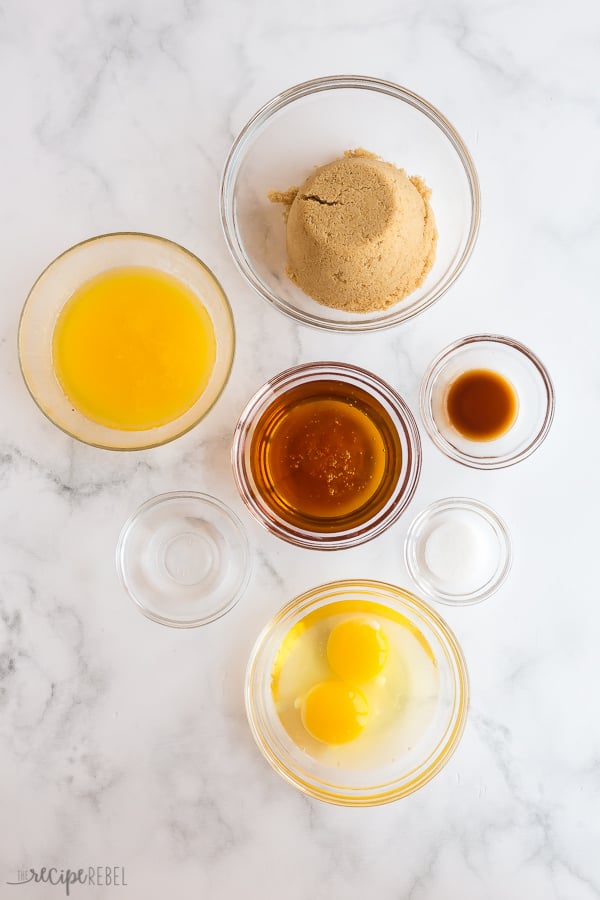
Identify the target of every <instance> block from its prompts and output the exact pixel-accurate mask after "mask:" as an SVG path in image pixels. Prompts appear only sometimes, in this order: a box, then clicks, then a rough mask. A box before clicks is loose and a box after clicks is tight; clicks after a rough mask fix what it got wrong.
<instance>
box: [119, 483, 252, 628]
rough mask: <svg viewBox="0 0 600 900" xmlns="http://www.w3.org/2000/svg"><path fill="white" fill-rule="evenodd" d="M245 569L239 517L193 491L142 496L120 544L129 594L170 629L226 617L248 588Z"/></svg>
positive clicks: (122, 575) (122, 574)
mask: <svg viewBox="0 0 600 900" xmlns="http://www.w3.org/2000/svg"><path fill="white" fill-rule="evenodd" d="M250 570H251V559H250V550H249V547H248V540H247V538H246V534H245V532H244V530H243V528H242V525H241V522H240V521H239V519H238V517H237V516H236V515H235V514H234V513H233V512H232V511H231V510H230V509H229V507H227V506H226V505H225V504H224V503H221V501H220V500H217V499H216V498H215V497H209V496H208V494H199V493H195V492H193V491H175V492H173V493H170V494H159V496H157V497H153V498H152V499H151V500H147V501H146V502H145V503H143V504H142V506H140V508H139V509H138V510H137V511H136V512H135V513H134V515H133V516H131V518H130V519H128V520H127V522H126V523H125V525H124V526H123V528H122V530H121V534H120V537H119V541H118V544H117V571H118V573H119V576H120V578H121V581H122V583H123V586H124V587H125V589H126V590H127V592H128V594H129V596H130V597H131V599H132V600H133V601H134V602H135V604H136V605H137V606H138V608H139V609H140V610H141V612H143V614H144V615H145V616H147V617H148V618H149V619H152V620H153V621H154V622H159V623H160V624H161V625H171V626H172V627H174V628H193V627H195V626H197V625H206V624H207V623H208V622H212V621H214V620H215V619H218V618H220V617H221V616H224V615H225V613H227V612H229V610H230V609H232V607H233V606H235V604H236V603H237V602H238V600H239V599H240V597H241V596H242V594H243V593H244V591H245V590H246V587H247V585H248V580H249V578H250Z"/></svg>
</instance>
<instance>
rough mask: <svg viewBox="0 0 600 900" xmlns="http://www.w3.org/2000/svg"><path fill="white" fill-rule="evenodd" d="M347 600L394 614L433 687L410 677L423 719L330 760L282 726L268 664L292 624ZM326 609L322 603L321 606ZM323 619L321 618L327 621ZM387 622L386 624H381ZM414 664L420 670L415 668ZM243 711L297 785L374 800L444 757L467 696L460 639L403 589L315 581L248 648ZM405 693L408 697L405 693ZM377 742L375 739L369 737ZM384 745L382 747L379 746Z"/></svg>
mask: <svg viewBox="0 0 600 900" xmlns="http://www.w3.org/2000/svg"><path fill="white" fill-rule="evenodd" d="M348 603H350V604H353V605H354V606H355V607H356V608H359V607H360V608H361V610H364V611H365V614H366V615H369V612H370V610H372V614H373V615H379V616H381V617H382V618H384V615H385V611H386V610H388V611H389V614H390V618H393V619H395V620H396V621H400V622H401V623H402V627H403V628H404V629H406V631H407V632H408V635H407V637H408V636H410V639H411V641H412V640H415V641H416V642H417V646H419V647H420V650H419V652H420V653H423V652H424V653H425V654H426V657H427V659H428V661H429V664H430V666H431V669H432V670H433V671H434V672H435V673H436V681H437V685H436V688H435V690H431V688H430V687H425V684H424V683H419V678H416V680H415V681H411V678H410V676H407V680H406V690H407V691H408V692H409V693H408V695H407V696H408V698H410V699H411V700H414V703H415V706H416V710H415V712H416V717H417V719H420V723H421V727H419V728H418V729H416V731H415V730H413V734H412V738H411V739H410V740H407V739H406V738H407V735H406V734H405V737H404V738H403V739H402V738H401V739H399V740H398V741H396V740H394V741H393V743H391V744H389V745H388V744H387V743H386V744H385V745H384V744H382V743H381V738H380V737H377V738H376V740H377V748H378V749H377V750H376V753H373V754H372V755H371V753H369V756H368V759H367V758H366V757H365V759H364V761H361V760H360V759H358V758H355V760H354V762H353V763H351V764H349V765H347V766H343V765H340V764H338V765H335V764H333V763H332V762H331V761H326V760H325V761H324V759H323V758H317V757H315V755H314V754H311V753H309V752H307V750H306V749H305V748H303V747H302V746H301V745H300V743H299V742H297V741H294V740H293V739H292V737H291V736H290V733H289V732H288V730H286V728H285V727H284V725H283V723H282V721H281V719H280V717H279V713H278V710H277V708H276V703H275V700H274V696H273V681H272V678H273V669H274V663H275V660H276V658H277V656H278V654H279V651H280V650H281V647H282V642H283V641H284V640H285V639H286V637H287V636H288V635H289V634H290V630H291V629H292V628H293V627H294V626H295V625H297V624H298V623H300V622H301V621H302V620H304V619H305V618H306V617H307V616H309V615H311V614H315V613H316V615H317V616H318V613H319V610H323V608H324V607H327V606H331V608H332V609H331V615H334V614H335V605H336V604H342V605H343V607H342V608H344V609H346V608H347V605H348ZM325 613H326V614H328V611H327V610H326V611H325ZM325 624H327V621H325ZM384 627H385V625H384ZM417 671H418V670H417ZM245 696H246V713H247V716H248V722H249V724H250V729H251V731H252V735H253V737H254V740H255V741H256V743H257V745H258V747H259V749H260V751H261V753H262V754H263V756H264V757H265V759H266V760H267V762H268V763H269V764H270V765H271V766H272V767H273V769H274V770H275V771H276V772H278V773H279V775H281V776H282V777H283V778H285V780H286V781H288V782H289V783H290V784H292V785H293V786H294V787H295V788H297V789H298V790H300V791H302V793H304V794H307V795H308V796H310V797H315V798H316V799H318V800H324V801H327V802H329V803H336V804H338V805H341V806H376V805H378V804H382V803H389V802H391V801H392V800H398V799H400V798H401V797H406V796H407V795H408V794H412V793H413V792H414V791H416V790H417V789H418V788H420V787H422V786H423V785H424V784H426V783H427V782H428V781H430V780H431V779H432V778H433V777H434V776H435V775H436V774H437V773H438V772H439V771H440V770H441V769H442V768H443V767H444V766H445V764H446V763H447V762H448V760H449V758H450V756H451V755H452V753H453V752H454V750H455V749H456V747H457V745H458V743H459V741H460V738H461V736H462V733H463V730H464V727H465V722H466V718H467V709H468V703H469V680H468V675H467V668H466V664H465V660H464V657H463V654H462V651H461V649H460V647H459V645H458V642H457V640H456V638H455V636H454V634H453V633H452V631H451V630H450V629H449V627H448V626H447V625H446V623H445V622H444V620H443V619H442V618H441V617H440V616H439V615H438V614H437V613H436V612H435V611H434V610H433V609H431V607H430V606H428V605H427V604H426V603H424V602H423V601H422V600H420V599H419V598H418V597H415V595H414V594H411V593H410V592H409V591H406V590H404V589H403V588H400V587H396V586H395V585H392V584H385V583H383V582H379V581H370V580H361V579H357V580H347V581H337V582H332V583H331V584H325V585H322V586H320V587H316V588H314V589H313V590H310V591H307V592H306V593H304V594H302V595H300V596H299V597H296V599H295V600H292V601H291V602H290V603H288V604H287V606H285V607H284V608H283V609H282V610H280V612H278V613H277V614H276V615H275V616H274V617H273V619H272V620H271V622H269V624H268V625H267V626H266V627H265V628H264V629H263V631H262V633H261V634H260V635H259V637H258V639H257V641H256V644H255V645H254V648H253V650H252V653H251V655H250V660H249V663H248V668H247V671H246V686H245ZM402 699H403V698H402V697H401V696H398V698H397V703H398V706H397V712H396V715H395V716H394V719H393V721H394V722H395V723H397V724H398V725H400V727H401V733H404V732H403V731H402V729H403V728H404V727H405V724H406V722H405V720H404V721H403V720H402V719H401V717H402V716H403V713H404V711H405V709H406V707H404V706H403V704H402ZM405 699H406V697H405ZM372 746H375V745H372ZM384 747H385V749H384Z"/></svg>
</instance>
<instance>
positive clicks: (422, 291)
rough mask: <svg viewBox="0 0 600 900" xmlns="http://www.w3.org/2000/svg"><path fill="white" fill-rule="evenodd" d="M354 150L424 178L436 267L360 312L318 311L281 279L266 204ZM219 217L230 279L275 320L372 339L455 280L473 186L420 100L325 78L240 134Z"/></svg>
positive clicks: (296, 91)
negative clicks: (392, 300) (404, 293)
mask: <svg viewBox="0 0 600 900" xmlns="http://www.w3.org/2000/svg"><path fill="white" fill-rule="evenodd" d="M357 147H363V148H366V149H367V150H369V151H370V152H371V153H375V154H377V155H378V156H381V157H382V159H384V160H386V162H390V163H394V164H395V165H397V166H398V167H400V168H402V169H405V170H406V172H407V173H408V174H409V175H419V176H420V177H422V178H423V179H424V181H425V182H426V183H427V185H428V186H429V187H430V188H431V190H432V195H431V205H432V208H433V211H434V214H435V218H436V223H437V228H438V232H439V237H438V245H437V255H436V260H435V263H434V266H433V268H432V270H431V271H430V272H429V274H428V275H427V278H426V279H425V281H424V283H423V284H422V285H421V287H419V288H418V289H417V290H416V291H414V292H413V293H412V294H410V295H409V296H408V297H406V298H405V299H404V300H402V301H400V302H399V303H397V304H396V305H395V306H392V307H388V308H387V309H384V310H379V311H376V312H369V313H347V312H344V311H342V310H338V309H331V308H328V307H326V306H322V305H321V304H320V303H317V301H316V300H313V299H312V298H311V297H309V296H307V295H306V294H305V293H304V292H303V291H302V290H301V289H300V288H299V287H297V286H296V285H294V284H293V283H292V281H290V279H289V278H288V276H287V275H286V263H287V252H286V234H285V222H284V218H283V212H282V207H281V205H280V204H275V203H272V202H271V201H270V200H269V198H268V193H269V191H272V190H278V191H286V190H287V189H288V188H289V187H291V186H299V185H301V184H302V183H303V182H304V180H305V179H306V178H307V176H308V175H309V174H310V173H311V172H312V170H313V168H314V167H315V166H319V165H323V164H325V163H329V162H332V161H333V160H334V159H336V158H339V157H341V156H342V155H343V154H344V151H345V150H349V149H355V148H357ZM221 219H222V223H223V228H224V231H225V239H226V241H227V244H228V246H229V249H230V251H231V253H232V255H233V259H234V261H235V263H236V265H237V266H238V268H239V270H240V272H241V273H242V275H243V276H244V277H245V278H246V280H247V281H248V283H249V284H250V285H251V287H253V288H254V290H255V291H257V293H258V294H260V296H261V297H263V298H264V299H265V300H267V301H268V302H269V303H272V304H273V305H274V306H275V307H276V308H277V309H279V310H280V311H281V312H283V313H286V314H287V315H289V316H291V317H292V318H294V319H296V320H298V321H299V322H303V323H304V324H305V325H313V326H315V327H318V328H326V329H330V330H332V331H373V330H376V329H380V328H387V327H389V326H391V325H396V324H398V323H399V322H403V321H406V320H407V319H410V318H412V317H413V316H416V315H418V314H419V313H420V312H422V311H423V310H425V309H427V307H429V306H431V304H432V303H435V301H436V300H438V299H439V298H440V297H441V296H442V294H444V292H445V291H447V290H448V288H449V287H450V286H451V285H452V284H453V282H454V281H455V280H456V279H457V277H458V276H459V274H460V272H461V271H462V269H463V268H464V266H465V265H466V263H467V261H468V259H469V257H470V255H471V252H472V250H473V246H474V244H475V240H476V237H477V230H478V228H479V183H478V180H477V174H476V172H475V167H474V165H473V161H472V159H471V157H470V155H469V153H468V151H467V149H466V147H465V145H464V144H463V142H462V140H461V138H460V136H459V135H458V134H457V132H456V130H455V129H454V128H453V126H452V125H451V124H450V123H449V122H448V120H447V119H446V118H444V116H443V115H442V114H441V113H440V112H439V111H438V110H437V109H435V107H433V106H431V104H429V103H428V102H427V101H426V100H423V99H422V98H421V97H418V96H417V95H416V94H413V93H412V91H409V90H407V89H406V88H403V87H400V86H399V85H396V84H392V83H391V82H388V81H380V80H378V79H376V78H366V77H361V76H354V75H342V76H331V77H328V78H318V79H315V80H314V81H307V82H305V83H303V84H299V85H296V86H295V87H292V88H290V89H289V90H287V91H284V92H283V93H282V94H279V95H278V96H277V97H274V98H273V99H272V100H271V101H269V102H268V103H266V104H265V105H264V106H263V107H262V108H261V109H259V110H258V112H257V113H255V115H254V116H253V117H252V118H251V119H250V121H249V122H248V124H247V125H246V126H245V127H244V128H243V129H242V131H241V132H240V134H239V136H238V137H237V139H236V141H235V143H234V144H233V147H232V148H231V151H230V153H229V156H228V158H227V162H226V164H225V170H224V172H223V179H222V183H221Z"/></svg>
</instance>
